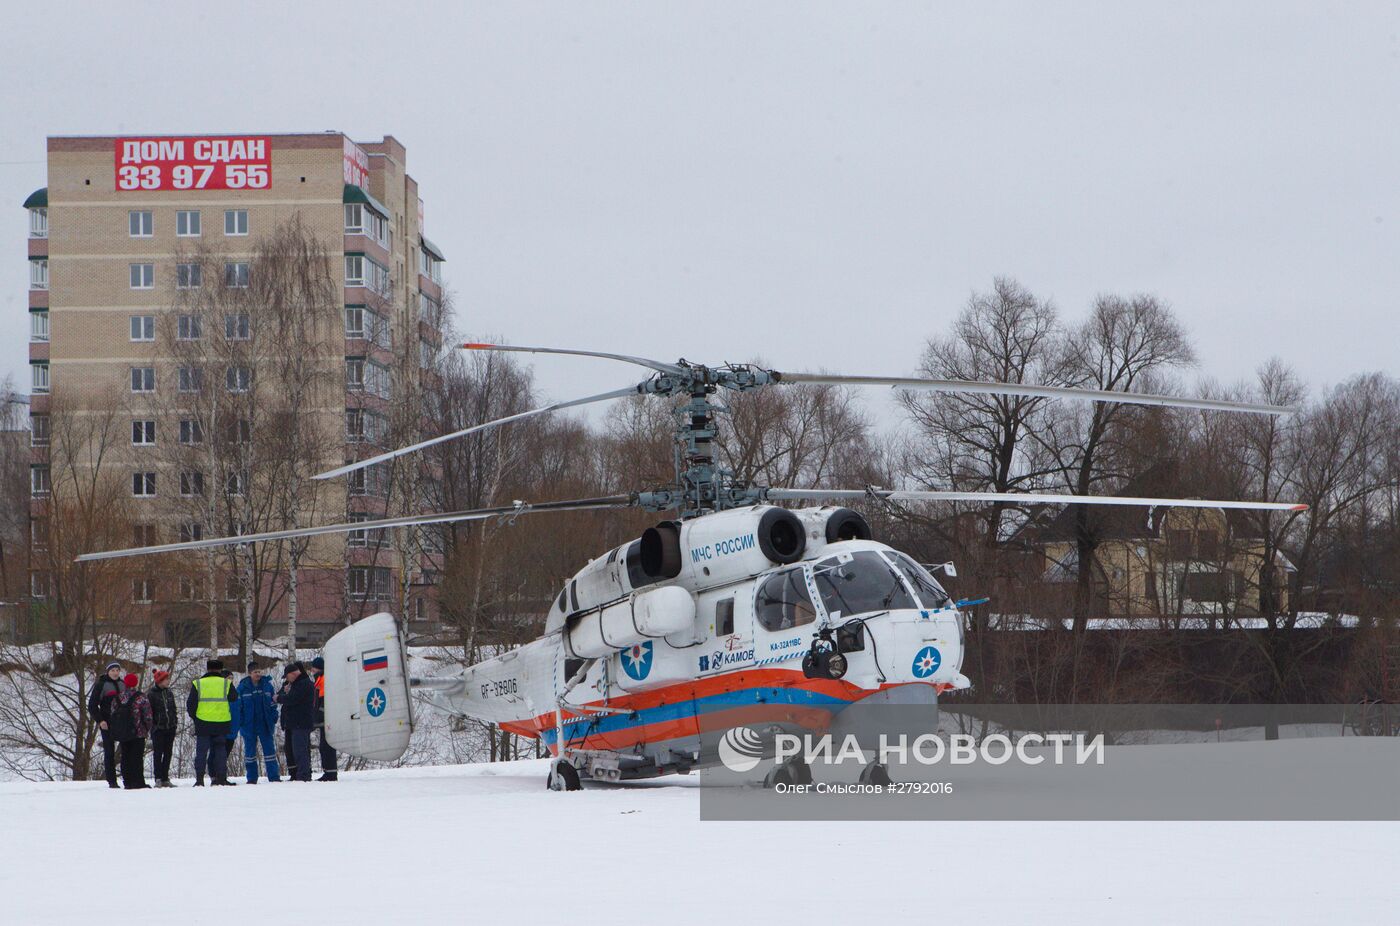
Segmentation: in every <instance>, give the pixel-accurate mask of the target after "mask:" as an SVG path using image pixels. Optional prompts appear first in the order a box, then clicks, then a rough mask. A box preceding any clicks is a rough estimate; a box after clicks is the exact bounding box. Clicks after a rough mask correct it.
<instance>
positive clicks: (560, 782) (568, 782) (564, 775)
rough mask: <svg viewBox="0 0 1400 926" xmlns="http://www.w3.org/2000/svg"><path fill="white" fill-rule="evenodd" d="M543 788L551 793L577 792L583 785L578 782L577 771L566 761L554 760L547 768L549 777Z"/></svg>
mask: <svg viewBox="0 0 1400 926" xmlns="http://www.w3.org/2000/svg"><path fill="white" fill-rule="evenodd" d="M544 786H545V787H546V788H548V789H549V790H551V791H578V790H580V789H581V788H582V787H583V785H582V784H581V783H580V782H579V777H578V769H576V768H574V767H573V765H572V764H571V763H570V762H569V760H568V759H555V760H554V762H553V763H552V764H551V765H550V767H549V777H548V778H546V779H545V782H544Z"/></svg>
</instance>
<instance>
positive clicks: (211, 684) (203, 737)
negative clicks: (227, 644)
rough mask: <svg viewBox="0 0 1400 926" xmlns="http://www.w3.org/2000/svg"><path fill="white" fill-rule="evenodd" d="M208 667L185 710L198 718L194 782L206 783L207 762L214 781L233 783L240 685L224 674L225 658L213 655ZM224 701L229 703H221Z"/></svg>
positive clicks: (224, 784) (210, 775)
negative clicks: (231, 754)
mask: <svg viewBox="0 0 1400 926" xmlns="http://www.w3.org/2000/svg"><path fill="white" fill-rule="evenodd" d="M205 668H206V669H207V670H208V671H206V672H205V673H204V674H203V675H201V676H200V677H199V678H197V679H195V681H194V684H193V685H191V686H190V693H189V697H187V698H186V699H185V710H186V711H187V712H188V713H189V715H190V716H191V717H192V718H194V735H195V747H194V776H195V777H194V786H195V787H196V788H198V787H202V786H203V785H204V769H205V767H206V762H207V766H208V768H209V779H210V784H215V785H223V786H225V787H232V785H233V782H231V781H229V780H228V736H229V730H230V729H232V727H233V711H234V710H235V709H236V707H237V705H238V689H236V688H234V687H233V685H232V684H230V683H229V680H228V679H227V678H225V677H224V664H223V662H222V661H221V660H218V659H210V660H209V661H208V662H207V663H205ZM224 701H226V702H227V703H224V704H220V702H224Z"/></svg>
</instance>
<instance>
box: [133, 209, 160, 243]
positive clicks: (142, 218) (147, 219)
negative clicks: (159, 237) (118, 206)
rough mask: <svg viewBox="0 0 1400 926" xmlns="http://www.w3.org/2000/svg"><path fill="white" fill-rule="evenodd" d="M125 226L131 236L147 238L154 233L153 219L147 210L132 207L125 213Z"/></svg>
mask: <svg viewBox="0 0 1400 926" xmlns="http://www.w3.org/2000/svg"><path fill="white" fill-rule="evenodd" d="M126 216H127V227H128V229H129V230H130V231H131V237H133V238H149V237H151V235H153V234H155V220H154V219H153V218H152V217H151V213H150V211H149V210H136V209H133V210H131V211H130V212H128V213H127V214H126Z"/></svg>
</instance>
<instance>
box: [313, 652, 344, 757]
mask: <svg viewBox="0 0 1400 926" xmlns="http://www.w3.org/2000/svg"><path fill="white" fill-rule="evenodd" d="M311 677H312V678H313V679H314V680H315V681H314V682H313V684H314V685H315V686H316V749H317V751H318V752H320V754H321V777H320V778H317V779H316V780H317V781H336V780H337V779H338V778H339V777H340V775H339V772H338V770H337V765H338V763H339V761H340V760H339V757H338V756H336V754H335V747H333V746H331V744H330V743H328V742H326V661H325V660H324V659H322V658H321V657H320V656H317V657H316V658H315V659H313V660H311Z"/></svg>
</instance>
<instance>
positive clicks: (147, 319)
mask: <svg viewBox="0 0 1400 926" xmlns="http://www.w3.org/2000/svg"><path fill="white" fill-rule="evenodd" d="M155 339H156V317H155V316H154V315H133V316H131V340H133V341H154V340H155Z"/></svg>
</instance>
